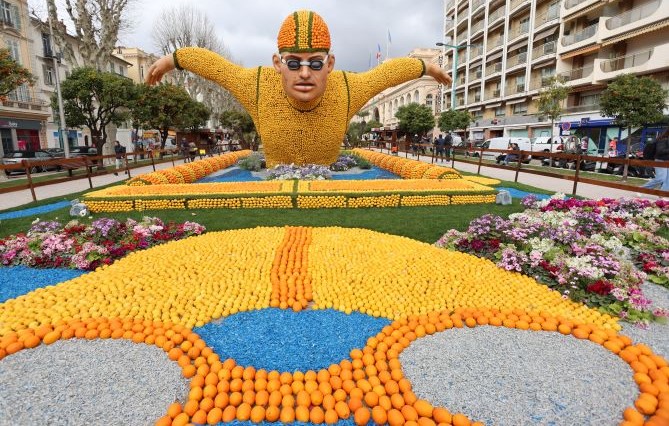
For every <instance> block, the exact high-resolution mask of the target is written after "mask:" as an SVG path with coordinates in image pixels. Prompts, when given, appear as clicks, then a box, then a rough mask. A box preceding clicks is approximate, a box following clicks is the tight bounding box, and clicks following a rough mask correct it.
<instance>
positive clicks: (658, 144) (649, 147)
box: [637, 129, 669, 195]
mask: <svg viewBox="0 0 669 426" xmlns="http://www.w3.org/2000/svg"><path fill="white" fill-rule="evenodd" d="M643 158H644V160H646V159H648V160H650V159H653V160H655V161H658V162H659V161H669V129H667V130H665V131H664V132H663V133H662V134H661V135H660V136H658V138H657V139H656V140H655V142H654V143H652V142H649V143H647V144H646V146H645V147H644V149H643ZM658 186H659V187H660V190H661V191H669V169H667V168H666V167H658V166H655V177H654V178H653V179H651V180H649V181H648V182H646V183H644V184H643V185H641V187H642V188H649V189H655V188H656V187H658ZM637 195H640V194H637Z"/></svg>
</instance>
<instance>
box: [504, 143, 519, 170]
mask: <svg viewBox="0 0 669 426" xmlns="http://www.w3.org/2000/svg"><path fill="white" fill-rule="evenodd" d="M509 149H510V150H512V151H520V146H518V144H517V143H516V142H513V143H511V144H510V145H509ZM510 161H518V162H519V161H520V157H519V154H514V153H508V154H506V155H505V156H504V165H505V166H508V165H509V162H510Z"/></svg>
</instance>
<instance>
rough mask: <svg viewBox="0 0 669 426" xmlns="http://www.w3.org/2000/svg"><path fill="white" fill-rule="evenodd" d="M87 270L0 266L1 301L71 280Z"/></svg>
mask: <svg viewBox="0 0 669 426" xmlns="http://www.w3.org/2000/svg"><path fill="white" fill-rule="evenodd" d="M87 272H88V271H82V270H79V269H61V268H58V269H37V268H29V267H26V266H12V267H0V303H2V302H5V301H7V300H9V299H13V298H15V297H18V296H21V295H23V294H26V293H30V292H31V291H33V290H35V289H37V288H41V287H46V286H49V285H55V284H58V283H61V282H63V281H67V280H71V279H72V278H76V277H78V276H80V275H83V274H85V273H87Z"/></svg>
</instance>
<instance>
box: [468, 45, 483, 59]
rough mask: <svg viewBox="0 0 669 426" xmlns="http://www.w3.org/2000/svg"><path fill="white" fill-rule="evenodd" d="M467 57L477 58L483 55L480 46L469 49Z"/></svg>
mask: <svg viewBox="0 0 669 426" xmlns="http://www.w3.org/2000/svg"><path fill="white" fill-rule="evenodd" d="M469 55H470V59H474V58H478V57H479V56H481V55H483V47H482V46H481V45H477V46H474V47H472V48H471V49H469Z"/></svg>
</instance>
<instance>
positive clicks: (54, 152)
mask: <svg viewBox="0 0 669 426" xmlns="http://www.w3.org/2000/svg"><path fill="white" fill-rule="evenodd" d="M44 151H46V152H48V153H49V154H51V156H52V157H55V158H63V157H65V150H63V148H47V149H45V150H44Z"/></svg>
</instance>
